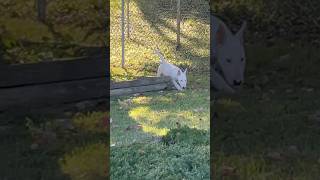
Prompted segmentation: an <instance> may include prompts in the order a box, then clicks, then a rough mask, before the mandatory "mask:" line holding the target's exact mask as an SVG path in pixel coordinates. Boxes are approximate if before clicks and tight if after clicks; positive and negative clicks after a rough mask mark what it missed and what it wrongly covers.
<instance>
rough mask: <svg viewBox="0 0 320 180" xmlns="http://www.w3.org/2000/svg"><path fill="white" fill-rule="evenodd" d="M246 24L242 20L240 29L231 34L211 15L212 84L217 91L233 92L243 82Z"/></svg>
mask: <svg viewBox="0 0 320 180" xmlns="http://www.w3.org/2000/svg"><path fill="white" fill-rule="evenodd" d="M246 24H247V23H246V22H243V24H242V26H241V28H240V30H239V31H238V32H237V33H236V34H232V32H231V31H230V30H229V28H228V27H227V26H226V25H225V24H224V23H223V22H222V21H221V20H220V19H218V18H217V17H215V16H211V26H212V28H211V37H212V45H213V46H212V47H211V48H212V53H213V55H212V56H213V61H214V62H212V63H213V68H211V69H212V76H213V78H212V84H213V87H214V88H215V89H217V90H218V91H225V92H229V93H234V92H235V90H236V89H238V88H239V87H240V85H242V84H243V81H244V70H245V62H246V61H245V51H244V47H243V32H244V30H245V28H246Z"/></svg>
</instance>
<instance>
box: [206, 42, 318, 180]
mask: <svg viewBox="0 0 320 180" xmlns="http://www.w3.org/2000/svg"><path fill="white" fill-rule="evenodd" d="M276 44H277V45H276V46H273V47H269V48H267V47H265V46H263V45H259V44H254V45H248V46H247V53H248V61H247V64H248V68H247V74H246V86H245V87H244V89H243V90H242V91H241V93H239V94H238V95H235V96H229V97H226V96H222V97H220V98H219V100H218V101H217V102H216V103H215V104H214V109H215V111H217V112H218V118H217V119H215V121H214V123H213V124H214V129H211V132H212V134H211V138H212V141H211V144H212V147H215V148H214V149H213V155H212V159H211V161H212V163H213V164H214V165H213V166H212V172H213V173H214V174H213V175H214V176H215V177H216V178H217V179H279V180H280V179H308V180H309V179H318V178H319V177H320V171H319V169H320V161H319V159H320V156H319V152H320V141H319V138H320V134H319V132H320V126H319V119H317V118H314V117H312V116H313V115H314V114H315V113H316V112H317V111H319V107H320V102H319V100H318V98H317V97H319V95H320V91H319V89H320V86H319V78H318V77H320V76H319V75H320V73H319V71H318V68H317V67H319V65H320V61H319V58H320V56H319V55H318V53H317V52H318V51H319V49H317V48H314V47H301V46H299V45H297V44H296V45H295V46H290V44H288V43H285V42H279V43H276ZM286 55H289V56H286ZM279 57H282V58H279ZM285 57H287V58H285ZM279 154H280V156H279ZM228 167H229V168H231V170H230V169H229V170H228Z"/></svg>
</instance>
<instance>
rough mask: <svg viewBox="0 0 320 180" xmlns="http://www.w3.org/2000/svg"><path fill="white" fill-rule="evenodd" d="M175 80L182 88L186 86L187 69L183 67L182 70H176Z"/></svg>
mask: <svg viewBox="0 0 320 180" xmlns="http://www.w3.org/2000/svg"><path fill="white" fill-rule="evenodd" d="M177 81H178V83H179V85H180V87H181V88H182V89H186V88H187V69H185V70H184V71H182V70H181V69H179V70H178V71H177Z"/></svg>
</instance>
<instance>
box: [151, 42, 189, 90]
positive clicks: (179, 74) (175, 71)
mask: <svg viewBox="0 0 320 180" xmlns="http://www.w3.org/2000/svg"><path fill="white" fill-rule="evenodd" d="M154 53H155V54H157V55H158V56H159V57H160V65H159V68H158V72H157V76H158V77H160V76H162V75H163V76H169V77H170V78H171V81H172V83H173V85H174V86H175V87H176V89H178V90H179V91H182V90H183V89H186V88H187V69H185V70H184V71H182V70H181V69H180V68H178V67H177V66H175V65H173V64H170V63H169V62H167V61H166V60H165V58H164V56H163V54H162V53H161V52H160V50H159V49H158V48H157V49H156V50H155V51H154Z"/></svg>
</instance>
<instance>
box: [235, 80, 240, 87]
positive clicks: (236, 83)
mask: <svg viewBox="0 0 320 180" xmlns="http://www.w3.org/2000/svg"><path fill="white" fill-rule="evenodd" d="M241 83H242V81H236V80H233V85H235V86H240V85H241Z"/></svg>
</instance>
